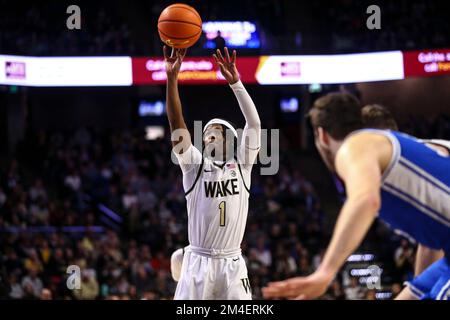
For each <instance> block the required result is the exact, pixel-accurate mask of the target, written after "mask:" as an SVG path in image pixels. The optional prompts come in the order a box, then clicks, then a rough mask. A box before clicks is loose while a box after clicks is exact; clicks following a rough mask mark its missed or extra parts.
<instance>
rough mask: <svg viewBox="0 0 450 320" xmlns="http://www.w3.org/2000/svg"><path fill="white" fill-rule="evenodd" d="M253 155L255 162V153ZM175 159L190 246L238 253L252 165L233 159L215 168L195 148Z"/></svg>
mask: <svg viewBox="0 0 450 320" xmlns="http://www.w3.org/2000/svg"><path fill="white" fill-rule="evenodd" d="M253 152H254V153H255V155H254V157H252V159H253V160H254V159H255V158H256V155H257V153H258V150H254V151H253ZM177 156H178V159H179V161H180V165H181V168H182V170H183V187H184V190H185V193H186V201H187V212H188V234H189V243H190V245H191V246H192V247H197V248H204V249H214V250H218V251H236V250H239V248H240V245H241V242H242V239H243V236H244V231H245V226H246V222H247V215H248V201H249V188H250V182H251V169H252V164H240V163H239V162H238V161H236V159H231V160H228V161H227V162H226V163H223V164H218V163H217V162H213V161H212V160H210V159H208V158H204V157H202V154H201V153H200V151H199V150H198V149H197V148H196V147H194V146H191V147H190V148H189V149H188V150H187V151H186V152H185V153H183V154H182V155H177ZM186 159H189V162H191V163H193V164H189V163H186Z"/></svg>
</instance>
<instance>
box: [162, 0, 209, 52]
mask: <svg viewBox="0 0 450 320" xmlns="http://www.w3.org/2000/svg"><path fill="white" fill-rule="evenodd" d="M158 33H159V37H160V38H161V40H162V41H163V42H164V43H165V44H167V45H168V46H170V47H174V48H177V49H182V48H188V47H190V46H192V45H193V44H194V43H196V42H197V40H198V39H199V38H200V35H201V34H202V18H200V15H199V14H198V12H197V11H196V10H195V9H194V8H192V7H191V6H188V5H186V4H183V3H175V4H172V5H170V6H168V7H167V8H165V9H164V10H163V12H161V15H160V16H159V19H158Z"/></svg>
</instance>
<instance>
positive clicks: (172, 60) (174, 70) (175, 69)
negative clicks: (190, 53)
mask: <svg viewBox="0 0 450 320" xmlns="http://www.w3.org/2000/svg"><path fill="white" fill-rule="evenodd" d="M163 52H164V60H165V62H166V73H167V78H168V79H169V78H175V79H176V78H177V77H178V73H179V72H180V68H181V63H182V62H183V59H184V56H185V55H186V49H174V48H172V52H171V53H170V55H169V48H168V47H167V46H164V47H163Z"/></svg>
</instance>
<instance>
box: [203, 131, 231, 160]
mask: <svg viewBox="0 0 450 320" xmlns="http://www.w3.org/2000/svg"><path fill="white" fill-rule="evenodd" d="M203 143H204V144H205V152H206V156H209V157H211V158H213V159H214V160H223V158H224V156H223V155H224V154H225V148H226V144H225V139H224V132H223V127H222V125H220V124H211V125H209V126H208V127H206V130H205V133H204V134H203Z"/></svg>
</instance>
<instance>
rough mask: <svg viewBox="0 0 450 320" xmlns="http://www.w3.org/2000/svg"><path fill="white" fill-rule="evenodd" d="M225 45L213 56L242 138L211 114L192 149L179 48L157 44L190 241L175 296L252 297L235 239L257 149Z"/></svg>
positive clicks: (250, 106) (254, 122)
mask: <svg viewBox="0 0 450 320" xmlns="http://www.w3.org/2000/svg"><path fill="white" fill-rule="evenodd" d="M224 52H225V57H224V56H223V55H222V53H221V52H220V50H217V54H215V55H214V59H215V61H216V63H217V64H218V66H219V68H220V71H221V73H222V75H223V76H224V78H225V79H226V80H227V81H228V84H229V86H230V88H231V89H232V91H233V93H234V94H235V96H236V98H237V100H238V103H239V107H240V109H241V111H242V113H243V115H244V117H245V120H246V124H245V127H244V131H243V135H242V140H241V143H240V144H238V145H237V138H238V134H237V132H236V130H235V128H234V127H233V126H232V125H231V124H230V123H229V122H228V121H226V120H223V119H212V120H210V121H209V122H208V123H207V124H206V125H205V126H204V128H203V148H202V149H203V150H199V149H197V148H196V147H195V146H194V145H192V142H191V137H190V134H189V132H188V130H187V127H186V124H185V121H184V118H183V113H182V107H181V102H180V98H179V94H178V81H177V80H178V73H179V71H180V67H181V63H182V61H183V58H184V56H185V54H186V50H183V49H181V50H177V49H175V50H172V53H171V54H170V55H169V53H168V48H167V47H164V58H165V61H166V73H167V92H166V93H167V116H168V118H169V124H170V129H171V132H172V133H174V135H173V138H172V140H173V141H172V145H173V152H174V153H175V155H176V156H177V159H178V161H179V164H180V167H181V170H182V172H183V187H184V190H185V193H186V200H187V211H188V237H189V246H188V247H186V248H185V249H184V256H183V258H182V261H183V262H182V267H181V272H180V275H179V280H178V285H177V289H176V292H175V297H174V299H177V300H180V299H182V300H184V299H196V300H197V299H198V300H200V299H201V300H204V299H222V300H232V299H239V300H243V299H248V300H249V299H251V297H252V296H251V288H250V283H249V280H248V273H247V267H246V265H245V261H244V259H243V258H242V255H241V249H240V245H241V242H242V238H243V236H244V231H245V226H246V221H247V213H248V198H249V188H250V177H251V169H252V166H253V163H254V161H255V159H256V157H257V155H258V152H259V149H260V135H261V122H260V119H259V116H258V112H257V110H256V107H255V105H254V103H253V101H252V99H251V98H250V96H249V94H248V93H247V91H246V90H245V88H244V86H243V84H242V82H241V81H240V79H239V73H238V71H237V69H236V63H235V62H236V51H233V54H232V56H231V57H230V55H229V52H228V49H227V48H225V49H224ZM180 129H181V130H180ZM175 130H176V131H175ZM174 136H178V137H179V139H178V138H174ZM177 139H178V140H177ZM174 140H175V141H174ZM178 261H181V259H178Z"/></svg>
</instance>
